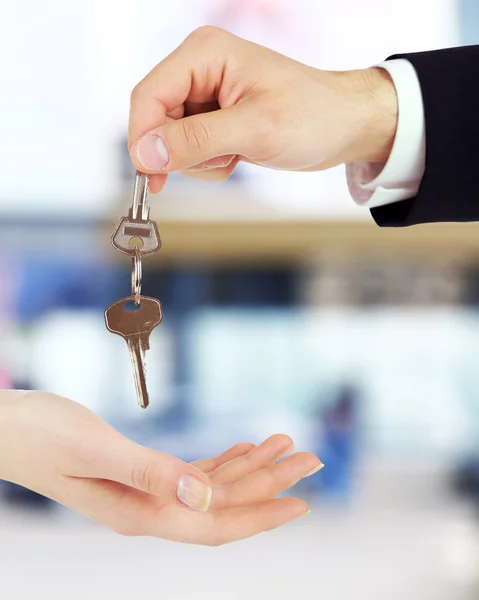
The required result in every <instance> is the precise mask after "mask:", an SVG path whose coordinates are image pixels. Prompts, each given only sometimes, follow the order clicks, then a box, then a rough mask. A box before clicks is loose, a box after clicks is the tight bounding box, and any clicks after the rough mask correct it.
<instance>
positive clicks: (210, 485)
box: [0, 391, 322, 545]
mask: <svg viewBox="0 0 479 600" xmlns="http://www.w3.org/2000/svg"><path fill="white" fill-rule="evenodd" d="M292 450H293V442H292V440H291V438H289V437H288V436H285V435H275V436H272V437H271V438H269V439H268V440H266V441H265V442H263V443H262V444H260V445H259V446H257V447H255V446H254V445H253V444H247V443H243V444H238V445H236V446H234V447H233V448H230V449H229V450H227V451H226V452H224V453H223V454H221V455H220V456H218V457H216V458H211V459H205V460H201V461H198V462H196V463H194V464H191V465H190V464H187V463H185V462H183V461H181V460H179V459H177V458H175V457H173V456H169V455H168V454H164V453H162V452H157V451H156V450H152V449H150V448H145V447H143V446H140V445H138V444H135V443H134V442H132V441H130V440H128V439H127V438H125V437H123V436H122V435H120V434H119V433H118V432H117V431H115V430H114V429H112V428H111V427H110V426H109V425H107V424H106V423H105V422H104V421H102V420H101V419H100V418H98V417H97V416H96V415H94V414H93V413H92V412H90V411H89V410H88V409H86V408H85V407H84V406H82V405H80V404H77V403H75V402H72V401H71V400H67V399H66V398H61V397H59V396H55V395H53V394H47V393H45V392H14V391H2V392H0V478H2V479H6V480H8V481H11V482H14V483H17V484H19V485H22V486H25V487H27V488H29V489H32V490H34V491H36V492H38V493H40V494H43V495H45V496H48V497H49V498H52V499H53V500H56V501H57V502H60V503H61V504H64V505H65V506H68V507H70V508H72V509H74V510H76V511H78V512H80V513H82V514H84V515H86V516H87V517H90V518H91V519H93V520H95V521H97V522H98V523H101V524H102V525H105V526H107V527H110V528H111V529H113V530H115V531H117V532H118V533H121V534H124V535H132V536H136V535H138V536H140V535H141V536H154V537H159V538H165V539H168V540H174V541H179V542H187V543H195V544H205V545H219V544H224V543H227V542H232V541H235V540H239V539H242V538H246V537H250V536H253V535H256V534H258V533H261V532H263V531H267V530H269V529H273V528H275V527H279V526H280V525H283V524H284V523H286V522H287V521H291V520H292V519H294V518H296V517H299V516H301V515H303V514H306V513H307V512H308V507H307V505H306V504H305V503H304V502H303V501H302V500H299V499H296V498H279V499H275V496H276V495H278V494H279V493H281V492H282V491H284V490H286V489H287V488H289V487H291V486H292V485H294V484H295V483H297V482H298V481H299V480H300V479H301V478H303V477H306V476H308V475H310V474H312V473H313V472H316V471H317V470H319V468H321V466H322V464H321V462H320V461H319V459H318V458H316V457H315V456H314V455H313V454H310V453H308V452H298V453H296V454H292V455H291V456H289V457H288V458H286V459H284V460H282V461H281V462H277V461H278V459H279V458H281V457H282V456H284V455H285V454H288V453H289V452H291V451H292Z"/></svg>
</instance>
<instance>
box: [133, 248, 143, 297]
mask: <svg viewBox="0 0 479 600" xmlns="http://www.w3.org/2000/svg"><path fill="white" fill-rule="evenodd" d="M131 263H132V268H131V295H132V296H135V304H140V296H141V276H142V268H141V250H140V248H139V247H138V246H135V254H134V256H133V258H132V260H131Z"/></svg>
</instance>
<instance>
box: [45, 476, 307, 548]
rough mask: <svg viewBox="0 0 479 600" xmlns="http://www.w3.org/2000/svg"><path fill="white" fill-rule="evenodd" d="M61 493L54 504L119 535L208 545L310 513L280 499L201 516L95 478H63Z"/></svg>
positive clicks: (296, 501) (294, 502)
mask: <svg viewBox="0 0 479 600" xmlns="http://www.w3.org/2000/svg"><path fill="white" fill-rule="evenodd" d="M61 489H62V495H61V497H58V498H56V499H57V500H58V501H59V502H61V503H63V504H65V505H66V506H69V507H70V508H73V509H74V510H76V511H77V512H79V513H81V514H83V515H85V516H86V517H88V518H90V519H92V520H94V521H96V522H98V523H100V524H101V525H104V526H107V527H109V528H110V529H113V530H114V531H116V532H117V533H119V534H121V535H127V536H153V537H158V538H162V539H167V540H171V541H175V542H184V543H189V544H202V545H207V546H218V545H222V544H226V543H229V542H234V541H237V540H241V539H245V538H248V537H251V536H254V535H257V534H258V533H262V532H265V531H269V530H271V529H275V528H277V527H280V526H281V525H284V524H285V523H287V522H288V521H291V520H293V519H295V518H297V517H300V516H302V515H305V514H307V513H308V512H309V511H308V506H307V504H306V503H305V502H303V501H302V500H299V499H297V498H279V499H277V500H268V501H266V502H261V503H258V504H256V505H251V506H244V507H236V508H228V509H224V510H220V511H208V512H203V513H201V512H197V511H192V510H189V509H188V508H186V507H184V506H181V505H180V504H177V505H173V504H168V505H161V504H159V503H158V502H157V500H156V499H155V498H153V497H152V496H149V495H148V494H144V493H142V492H139V491H137V490H133V489H131V488H128V487H126V486H122V485H120V484H118V483H115V482H110V481H102V480H98V479H68V480H67V481H66V482H65V483H64V485H63V486H62V488H61Z"/></svg>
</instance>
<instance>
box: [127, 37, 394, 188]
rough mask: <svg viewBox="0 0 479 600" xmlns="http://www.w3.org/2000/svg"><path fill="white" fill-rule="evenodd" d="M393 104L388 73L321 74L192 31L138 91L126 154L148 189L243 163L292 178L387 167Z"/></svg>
mask: <svg viewBox="0 0 479 600" xmlns="http://www.w3.org/2000/svg"><path fill="white" fill-rule="evenodd" d="M396 123H397V99H396V93H395V89H394V85H393V83H392V81H391V80H390V78H389V75H388V73H387V72H386V71H384V70H383V69H379V68H372V69H365V70H359V71H345V72H332V71H321V70H318V69H314V68H312V67H309V66H306V65H304V64H301V63H299V62H296V61H294V60H292V59H290V58H287V57H286V56H283V55H281V54H278V53H276V52H273V51H272V50H268V49H267V48H264V47H262V46H258V45H257V44H253V43H251V42H248V41H245V40H243V39H241V38H238V37H236V36H234V35H232V34H230V33H228V32H226V31H223V30H221V29H217V28H215V27H202V28H200V29H198V30H197V31H195V32H194V33H192V34H191V35H190V36H189V37H188V38H187V39H186V40H185V41H184V42H183V43H182V44H181V46H179V47H178V48H177V49H176V50H175V51H174V52H173V53H172V54H170V55H169V56H168V57H167V58H165V59H164V60H163V61H162V62H160V63H159V64H158V65H157V66H156V67H155V68H154V69H153V70H152V71H151V73H149V75H147V76H146V77H145V79H143V81H141V82H140V83H139V84H138V85H137V86H136V87H135V89H134V90H133V92H132V96H131V109H130V125H129V149H130V153H131V157H132V160H133V162H134V164H135V166H136V168H137V169H139V170H140V171H142V172H145V173H148V174H150V190H151V191H152V192H158V191H160V189H161V188H162V187H163V185H164V182H165V180H166V174H167V173H169V172H171V171H183V172H184V173H185V174H186V175H189V176H191V177H196V178H199V179H206V180H217V181H219V180H223V179H226V178H227V177H229V175H230V174H231V173H232V172H233V170H234V168H235V166H236V164H237V163H238V161H239V160H243V161H246V162H250V163H254V164H256V165H261V166H263V167H269V168H272V169H284V170H290V171H316V170H321V169H327V168H329V167H333V166H335V165H338V164H341V163H350V162H354V161H369V162H385V161H386V160H387V157H388V155H389V152H390V150H391V147H392V143H393V140H394V135H395V131H396Z"/></svg>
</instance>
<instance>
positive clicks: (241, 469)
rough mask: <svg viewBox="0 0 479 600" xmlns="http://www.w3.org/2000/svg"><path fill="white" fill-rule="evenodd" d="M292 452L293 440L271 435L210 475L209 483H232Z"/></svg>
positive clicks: (283, 436)
mask: <svg viewBox="0 0 479 600" xmlns="http://www.w3.org/2000/svg"><path fill="white" fill-rule="evenodd" d="M293 450H294V444H293V440H292V439H291V438H290V437H289V436H288V435H283V434H276V435H272V436H271V437H269V438H268V439H267V440H265V441H264V442H262V443H261V444H259V445H258V446H256V447H255V448H254V449H252V450H251V451H250V452H248V453H247V454H244V455H243V456H240V457H238V458H235V459H233V460H231V461H230V462H228V463H226V464H224V465H222V466H220V467H218V469H216V470H215V472H214V473H211V476H210V478H211V481H212V482H213V483H214V484H215V485H228V484H230V483H234V482H235V481H238V480H239V479H242V478H243V477H246V475H249V474H250V473H253V472H254V471H257V470H258V469H263V468H264V467H267V466H269V465H271V464H272V463H274V462H275V461H277V460H278V459H279V458H281V457H283V456H285V455H286V454H288V453H289V452H292V451H293Z"/></svg>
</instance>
